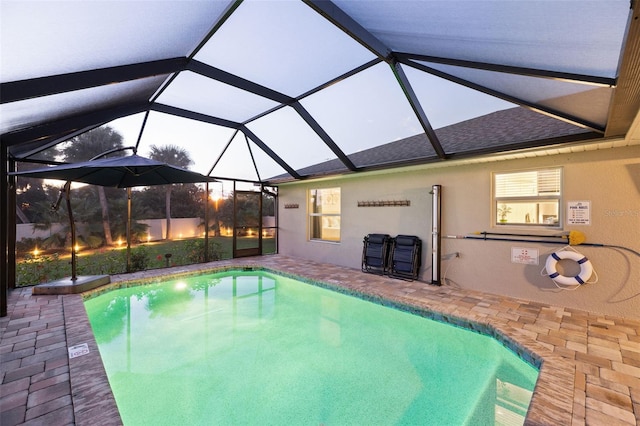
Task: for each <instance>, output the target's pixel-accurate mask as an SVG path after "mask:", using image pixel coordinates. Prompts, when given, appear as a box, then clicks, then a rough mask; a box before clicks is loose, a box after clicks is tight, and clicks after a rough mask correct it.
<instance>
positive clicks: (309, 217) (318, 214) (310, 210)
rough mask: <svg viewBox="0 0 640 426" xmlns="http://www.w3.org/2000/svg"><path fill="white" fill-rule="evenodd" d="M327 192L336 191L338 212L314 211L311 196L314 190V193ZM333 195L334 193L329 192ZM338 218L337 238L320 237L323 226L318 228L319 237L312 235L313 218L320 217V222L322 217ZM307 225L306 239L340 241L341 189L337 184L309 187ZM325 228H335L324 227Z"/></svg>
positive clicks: (327, 241) (328, 241)
mask: <svg viewBox="0 0 640 426" xmlns="http://www.w3.org/2000/svg"><path fill="white" fill-rule="evenodd" d="M323 191H326V192H329V191H333V192H336V191H337V192H338V194H337V195H338V197H337V205H338V213H333V212H332V213H325V212H322V211H320V212H315V211H313V210H314V206H315V205H316V204H314V203H312V201H311V200H312V197H313V193H314V192H315V193H316V194H317V193H318V192H323ZM331 195H333V196H335V195H336V194H335V193H334V194H331ZM335 217H337V218H338V227H337V233H338V238H337V239H331V238H322V230H323V229H325V228H324V227H322V226H321V228H320V232H321V235H320V237H316V236H314V235H313V230H314V228H315V227H314V224H313V221H314V218H320V222H321V223H322V222H323V221H322V219H324V218H335ZM307 227H308V232H307V236H308V240H309V241H320V242H326V243H336V244H337V243H340V241H341V238H342V189H341V187H339V186H335V187H326V188H310V189H309V190H307ZM326 229H336V228H328V227H327V228H326Z"/></svg>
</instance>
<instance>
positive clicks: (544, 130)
mask: <svg viewBox="0 0 640 426" xmlns="http://www.w3.org/2000/svg"><path fill="white" fill-rule="evenodd" d="M435 132H436V134H437V135H438V138H439V139H440V142H441V143H442V146H443V148H444V149H445V151H446V152H447V153H456V156H464V154H465V153H466V154H472V153H476V152H479V151H482V152H489V151H491V149H492V148H496V152H497V151H504V147H505V146H510V145H512V146H513V149H517V148H525V147H530V145H528V143H531V144H533V145H531V146H544V145H549V144H553V143H557V142H560V141H563V142H566V141H568V140H581V139H590V138H593V137H598V136H599V135H598V134H597V133H594V132H592V131H589V130H587V129H584V128H582V127H579V126H575V125H573V124H570V123H567V122H564V121H561V120H557V119H555V118H551V117H548V116H546V115H543V114H539V113H537V112H534V111H531V110H529V109H527V108H521V107H516V108H510V109H506V110H502V111H496V112H493V113H491V114H487V115H483V116H480V117H477V118H473V119H470V120H466V121H463V122H460V123H456V124H452V125H450V126H445V127H441V128H440V129H436V130H435ZM498 148H499V149H498ZM348 157H349V159H351V161H353V163H354V164H356V165H357V166H359V167H362V168H368V167H373V166H379V165H383V164H384V165H386V166H387V167H388V166H389V164H392V163H398V165H399V166H400V165H403V164H417V163H428V162H434V161H440V159H439V158H438V157H437V155H436V154H435V152H434V150H433V148H432V147H431V144H430V143H429V141H428V139H427V136H426V134H424V133H422V134H418V135H414V136H410V137H408V138H404V139H400V140H397V141H394V142H390V143H387V144H384V145H381V146H378V147H375V148H371V149H367V150H363V151H360V152H356V153H353V154H351V155H349V156H348ZM298 172H299V173H300V174H301V175H303V176H307V177H314V176H325V175H331V174H341V173H348V172H349V170H348V169H347V168H345V167H344V165H343V164H342V162H341V161H340V160H330V161H325V162H322V163H318V164H314V165H312V166H309V167H305V168H303V169H300V170H298ZM290 179H291V176H289V175H287V174H283V175H279V176H275V177H273V178H272V179H270V181H271V182H282V181H288V180H290Z"/></svg>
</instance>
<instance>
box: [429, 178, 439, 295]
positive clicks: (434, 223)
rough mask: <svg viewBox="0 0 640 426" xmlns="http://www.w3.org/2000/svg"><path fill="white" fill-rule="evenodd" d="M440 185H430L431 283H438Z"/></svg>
mask: <svg viewBox="0 0 640 426" xmlns="http://www.w3.org/2000/svg"><path fill="white" fill-rule="evenodd" d="M441 195H442V186H441V185H433V186H432V187H431V200H432V206H433V210H432V214H431V284H435V285H440V284H441V283H440V267H441V256H440V244H441V241H442V234H441V232H440V228H441V226H442V219H441V213H442V204H441Z"/></svg>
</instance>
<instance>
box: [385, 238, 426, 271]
mask: <svg viewBox="0 0 640 426" xmlns="http://www.w3.org/2000/svg"><path fill="white" fill-rule="evenodd" d="M421 257H422V241H421V240H420V238H418V237H416V236H414V235H398V236H397V237H395V238H394V239H393V243H392V245H391V260H390V267H389V276H392V277H395V278H402V279H408V280H415V279H418V274H419V272H420V264H421Z"/></svg>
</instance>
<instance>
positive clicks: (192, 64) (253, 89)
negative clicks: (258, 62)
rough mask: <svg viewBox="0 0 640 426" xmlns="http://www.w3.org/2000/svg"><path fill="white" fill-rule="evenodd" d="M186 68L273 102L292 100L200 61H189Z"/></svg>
mask: <svg viewBox="0 0 640 426" xmlns="http://www.w3.org/2000/svg"><path fill="white" fill-rule="evenodd" d="M187 70H189V71H193V72H195V73H197V74H200V75H202V76H205V77H209V78H212V79H214V80H216V81H219V82H221V83H225V84H228V85H230V86H233V87H237V88H238V89H242V90H245V91H247V92H250V93H253V94H254V95H258V96H262V97H263V98H267V99H271V100H272V101H275V102H279V103H282V104H290V103H292V102H293V101H294V99H293V98H291V97H289V96H287V95H284V94H282V93H280V92H277V91H275V90H272V89H269V88H268V87H264V86H261V85H259V84H257V83H254V82H252V81H249V80H245V79H244V78H242V77H238V76H237V75H234V74H231V73H228V72H226V71H222V70H221V69H218V68H216V67H212V66H211V65H207V64H205V63H203V62H200V61H196V60H191V61H189V64H188V65H187Z"/></svg>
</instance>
